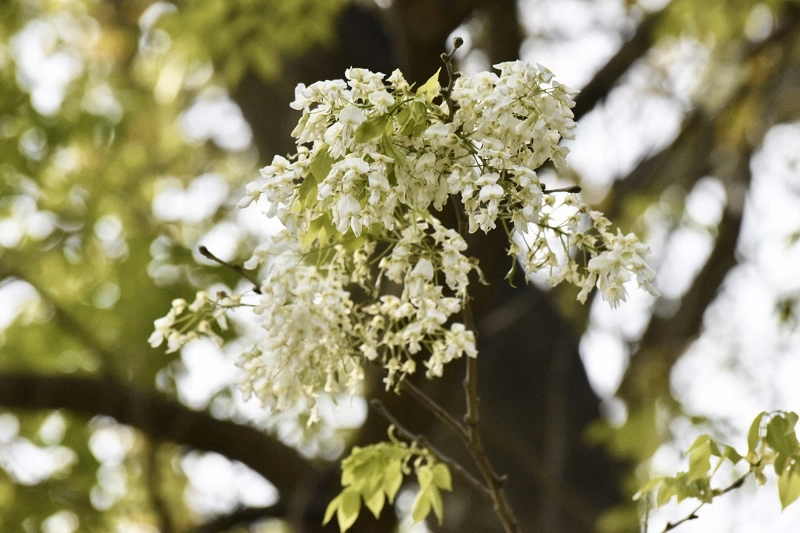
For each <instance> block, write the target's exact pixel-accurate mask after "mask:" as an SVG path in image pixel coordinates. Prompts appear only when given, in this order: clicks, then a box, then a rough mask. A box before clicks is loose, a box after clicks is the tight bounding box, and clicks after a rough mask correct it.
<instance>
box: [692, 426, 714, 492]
mask: <svg viewBox="0 0 800 533" xmlns="http://www.w3.org/2000/svg"><path fill="white" fill-rule="evenodd" d="M689 453H690V455H689V472H688V474H689V475H688V482H689V483H691V482H693V481H697V480H699V479H708V470H709V469H710V468H711V437H709V436H708V435H700V436H699V437H698V438H697V440H696V441H695V442H694V444H692V447H691V448H689Z"/></svg>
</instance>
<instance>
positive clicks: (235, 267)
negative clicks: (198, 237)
mask: <svg viewBox="0 0 800 533" xmlns="http://www.w3.org/2000/svg"><path fill="white" fill-rule="evenodd" d="M197 249H198V250H199V251H200V254H201V255H202V256H203V257H205V258H207V259H211V260H212V261H214V262H215V263H219V264H220V265H222V266H224V267H226V268H229V269H231V270H233V271H234V272H236V273H237V274H239V275H240V276H242V277H243V278H244V279H246V280H247V281H249V282H250V283H252V284H253V285H254V287H253V292H254V293H256V294H261V283H259V282H258V280H257V279H255V278H254V277H253V276H252V275H251V274H249V273H248V272H247V271H246V270H245V269H244V268H243V267H242V266H241V265H234V264H232V263H228V262H227V261H223V260H222V259H220V258H219V257H217V256H216V255H214V254H212V253H211V251H210V250H209V249H208V248H206V247H205V246H198V248H197Z"/></svg>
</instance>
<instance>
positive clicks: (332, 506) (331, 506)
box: [322, 494, 342, 526]
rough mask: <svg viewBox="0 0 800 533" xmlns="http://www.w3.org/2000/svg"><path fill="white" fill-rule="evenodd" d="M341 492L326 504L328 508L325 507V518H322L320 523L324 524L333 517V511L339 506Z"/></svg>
mask: <svg viewBox="0 0 800 533" xmlns="http://www.w3.org/2000/svg"><path fill="white" fill-rule="evenodd" d="M341 497H342V496H341V494H340V495H339V496H337V497H335V498H334V499H332V500H331V503H329V504H328V508H327V509H325V518H323V519H322V525H323V526H324V525H325V524H327V523H328V522H330V521H331V518H333V513H335V512H336V510H337V509H338V508H339V503H340V502H341Z"/></svg>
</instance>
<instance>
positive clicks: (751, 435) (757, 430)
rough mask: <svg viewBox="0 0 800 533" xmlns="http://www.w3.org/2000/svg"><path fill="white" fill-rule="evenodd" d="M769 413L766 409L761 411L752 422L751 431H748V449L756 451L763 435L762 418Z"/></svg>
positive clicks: (749, 451)
mask: <svg viewBox="0 0 800 533" xmlns="http://www.w3.org/2000/svg"><path fill="white" fill-rule="evenodd" d="M766 415H767V413H766V411H761V412H760V413H758V416H756V417H755V419H754V420H753V423H752V424H750V431H748V432H747V451H748V453H755V451H756V448H757V447H758V441H759V439H760V437H761V420H762V419H763V418H764V417H765V416H766Z"/></svg>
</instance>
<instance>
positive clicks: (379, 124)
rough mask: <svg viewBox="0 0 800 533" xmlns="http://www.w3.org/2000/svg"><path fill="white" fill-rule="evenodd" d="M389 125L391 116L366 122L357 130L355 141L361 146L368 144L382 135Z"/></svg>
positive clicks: (381, 116)
mask: <svg viewBox="0 0 800 533" xmlns="http://www.w3.org/2000/svg"><path fill="white" fill-rule="evenodd" d="M388 123H389V115H380V116H377V117H372V118H370V119H367V120H365V121H364V122H362V123H361V124H360V125H359V126H358V128H356V132H355V136H354V138H355V141H356V142H357V143H359V144H363V143H368V142H369V141H371V140H372V139H374V138H375V137H377V136H378V135H381V134H382V133H383V132H384V130H385V128H386V124H388Z"/></svg>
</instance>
